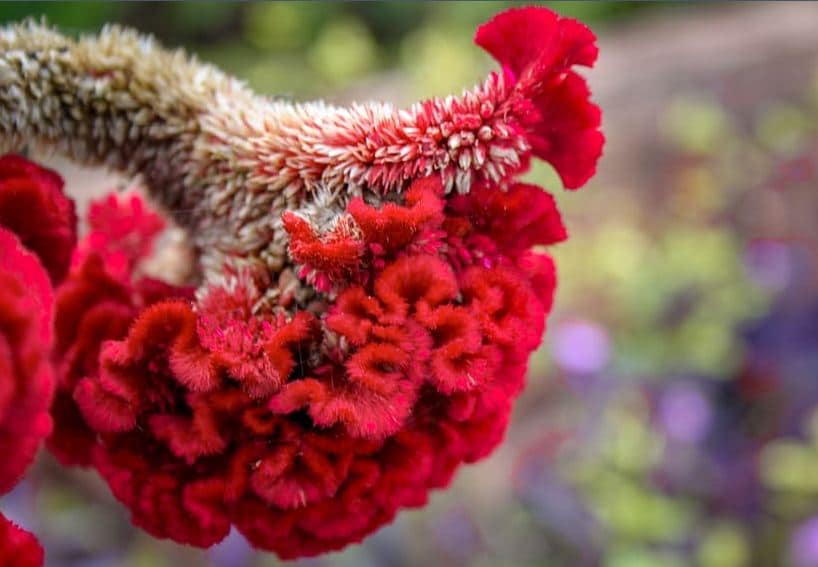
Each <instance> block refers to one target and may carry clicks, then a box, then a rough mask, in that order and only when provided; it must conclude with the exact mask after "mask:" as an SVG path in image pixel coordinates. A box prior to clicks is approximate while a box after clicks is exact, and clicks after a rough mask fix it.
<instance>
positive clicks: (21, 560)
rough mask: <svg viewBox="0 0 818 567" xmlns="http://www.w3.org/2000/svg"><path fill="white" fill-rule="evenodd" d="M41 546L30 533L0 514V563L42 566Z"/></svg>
mask: <svg viewBox="0 0 818 567" xmlns="http://www.w3.org/2000/svg"><path fill="white" fill-rule="evenodd" d="M43 560H44V554H43V548H42V547H41V546H40V543H39V542H38V541H37V538H35V537H34V536H33V535H32V534H30V533H29V532H27V531H25V530H24V529H22V528H20V527H19V526H17V525H15V524H13V523H12V522H10V521H9V520H8V519H6V518H5V517H4V516H3V515H2V514H0V565H2V566H3V567H42V565H43Z"/></svg>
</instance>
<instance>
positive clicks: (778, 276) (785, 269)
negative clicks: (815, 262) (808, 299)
mask: <svg viewBox="0 0 818 567" xmlns="http://www.w3.org/2000/svg"><path fill="white" fill-rule="evenodd" d="M744 265H745V267H746V269H747V273H748V274H749V276H750V277H751V278H752V280H753V281H754V282H756V283H757V284H758V285H760V286H761V287H763V288H764V289H767V290H770V291H780V290H783V289H785V288H786V287H787V285H788V284H789V283H790V277H791V274H792V261H791V258H790V247H789V246H788V245H787V244H785V243H783V242H777V241H775V240H756V241H754V242H751V243H750V244H749V245H748V246H747V248H746V250H745V252H744Z"/></svg>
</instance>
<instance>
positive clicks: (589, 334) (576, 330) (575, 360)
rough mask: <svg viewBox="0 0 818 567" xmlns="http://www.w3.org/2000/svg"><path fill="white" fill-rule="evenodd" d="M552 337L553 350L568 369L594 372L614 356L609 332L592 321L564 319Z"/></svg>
mask: <svg viewBox="0 0 818 567" xmlns="http://www.w3.org/2000/svg"><path fill="white" fill-rule="evenodd" d="M552 337H553V339H552V343H551V354H552V355H553V357H554V360H555V361H556V362H557V364H558V365H559V366H560V367H561V368H563V369H564V370H567V371H569V372H575V373H577V374H593V373H595V372H599V371H600V370H602V369H603V368H605V366H606V365H607V364H608V361H609V360H610V358H611V341H610V339H609V338H608V333H607V332H606V331H605V329H604V328H602V327H601V326H600V325H598V324H596V323H593V322H591V321H586V320H579V319H575V320H570V321H563V322H561V323H560V324H559V325H558V326H557V328H556V329H555V330H554V331H553V335H552Z"/></svg>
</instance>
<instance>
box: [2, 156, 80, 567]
mask: <svg viewBox="0 0 818 567" xmlns="http://www.w3.org/2000/svg"><path fill="white" fill-rule="evenodd" d="M75 224H76V219H75V217H74V207H73V204H72V203H71V202H70V201H69V200H68V199H67V198H66V197H65V196H64V195H63V193H62V179H61V178H60V177H59V176H57V175H56V174H55V173H53V172H51V171H49V170H46V169H43V168H41V167H39V166H37V165H36V164H34V163H32V162H30V161H28V160H26V159H24V158H22V157H19V156H13V155H7V156H3V157H0V455H2V459H0V494H3V493H5V492H7V491H8V490H10V489H11V488H12V487H13V486H14V485H15V484H16V483H17V482H18V481H19V480H20V477H21V476H22V474H23V472H24V471H25V469H26V468H27V467H28V465H29V464H30V463H31V461H32V460H33V458H34V455H35V453H36V451H37V449H38V447H39V445H40V443H41V442H42V440H43V439H44V438H45V437H46V436H47V435H48V434H49V432H50V431H51V424H52V421H51V417H50V415H49V413H48V410H49V405H50V403H51V396H52V392H53V387H54V375H53V369H52V367H51V364H50V361H49V356H50V348H51V344H52V336H53V330H52V325H53V313H54V298H53V291H52V282H58V281H60V280H61V279H62V278H63V277H64V275H65V273H66V272H67V270H68V264H69V260H70V255H71V250H72V248H73V246H74V241H75V234H76V232H75V231H76V226H75ZM0 558H2V559H3V565H12V566H18V565H19V566H34V565H42V562H43V551H42V549H41V548H40V546H39V544H38V543H37V541H36V539H35V538H34V537H33V536H32V535H31V534H29V533H28V532H25V531H23V530H21V529H20V528H18V527H17V526H15V525H13V524H11V523H10V522H8V521H7V520H6V519H5V518H4V517H3V516H2V515H1V514H0Z"/></svg>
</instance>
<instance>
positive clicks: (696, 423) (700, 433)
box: [659, 384, 713, 443]
mask: <svg viewBox="0 0 818 567" xmlns="http://www.w3.org/2000/svg"><path fill="white" fill-rule="evenodd" d="M659 421H660V423H661V426H662V429H663V430H664V431H665V433H666V434H667V435H668V437H670V438H671V439H674V440H676V441H679V442H682V443H697V442H699V441H701V440H702V439H704V437H705V436H706V435H707V433H708V431H709V430H710V425H711V423H712V421H713V409H712V407H711V406H710V402H709V401H708V400H707V398H705V397H704V395H703V394H702V393H701V392H700V391H699V389H698V388H696V387H695V386H693V385H691V384H674V385H672V386H670V387H669V388H668V389H667V390H666V391H665V392H664V393H663V394H662V397H661V399H660V401H659Z"/></svg>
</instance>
